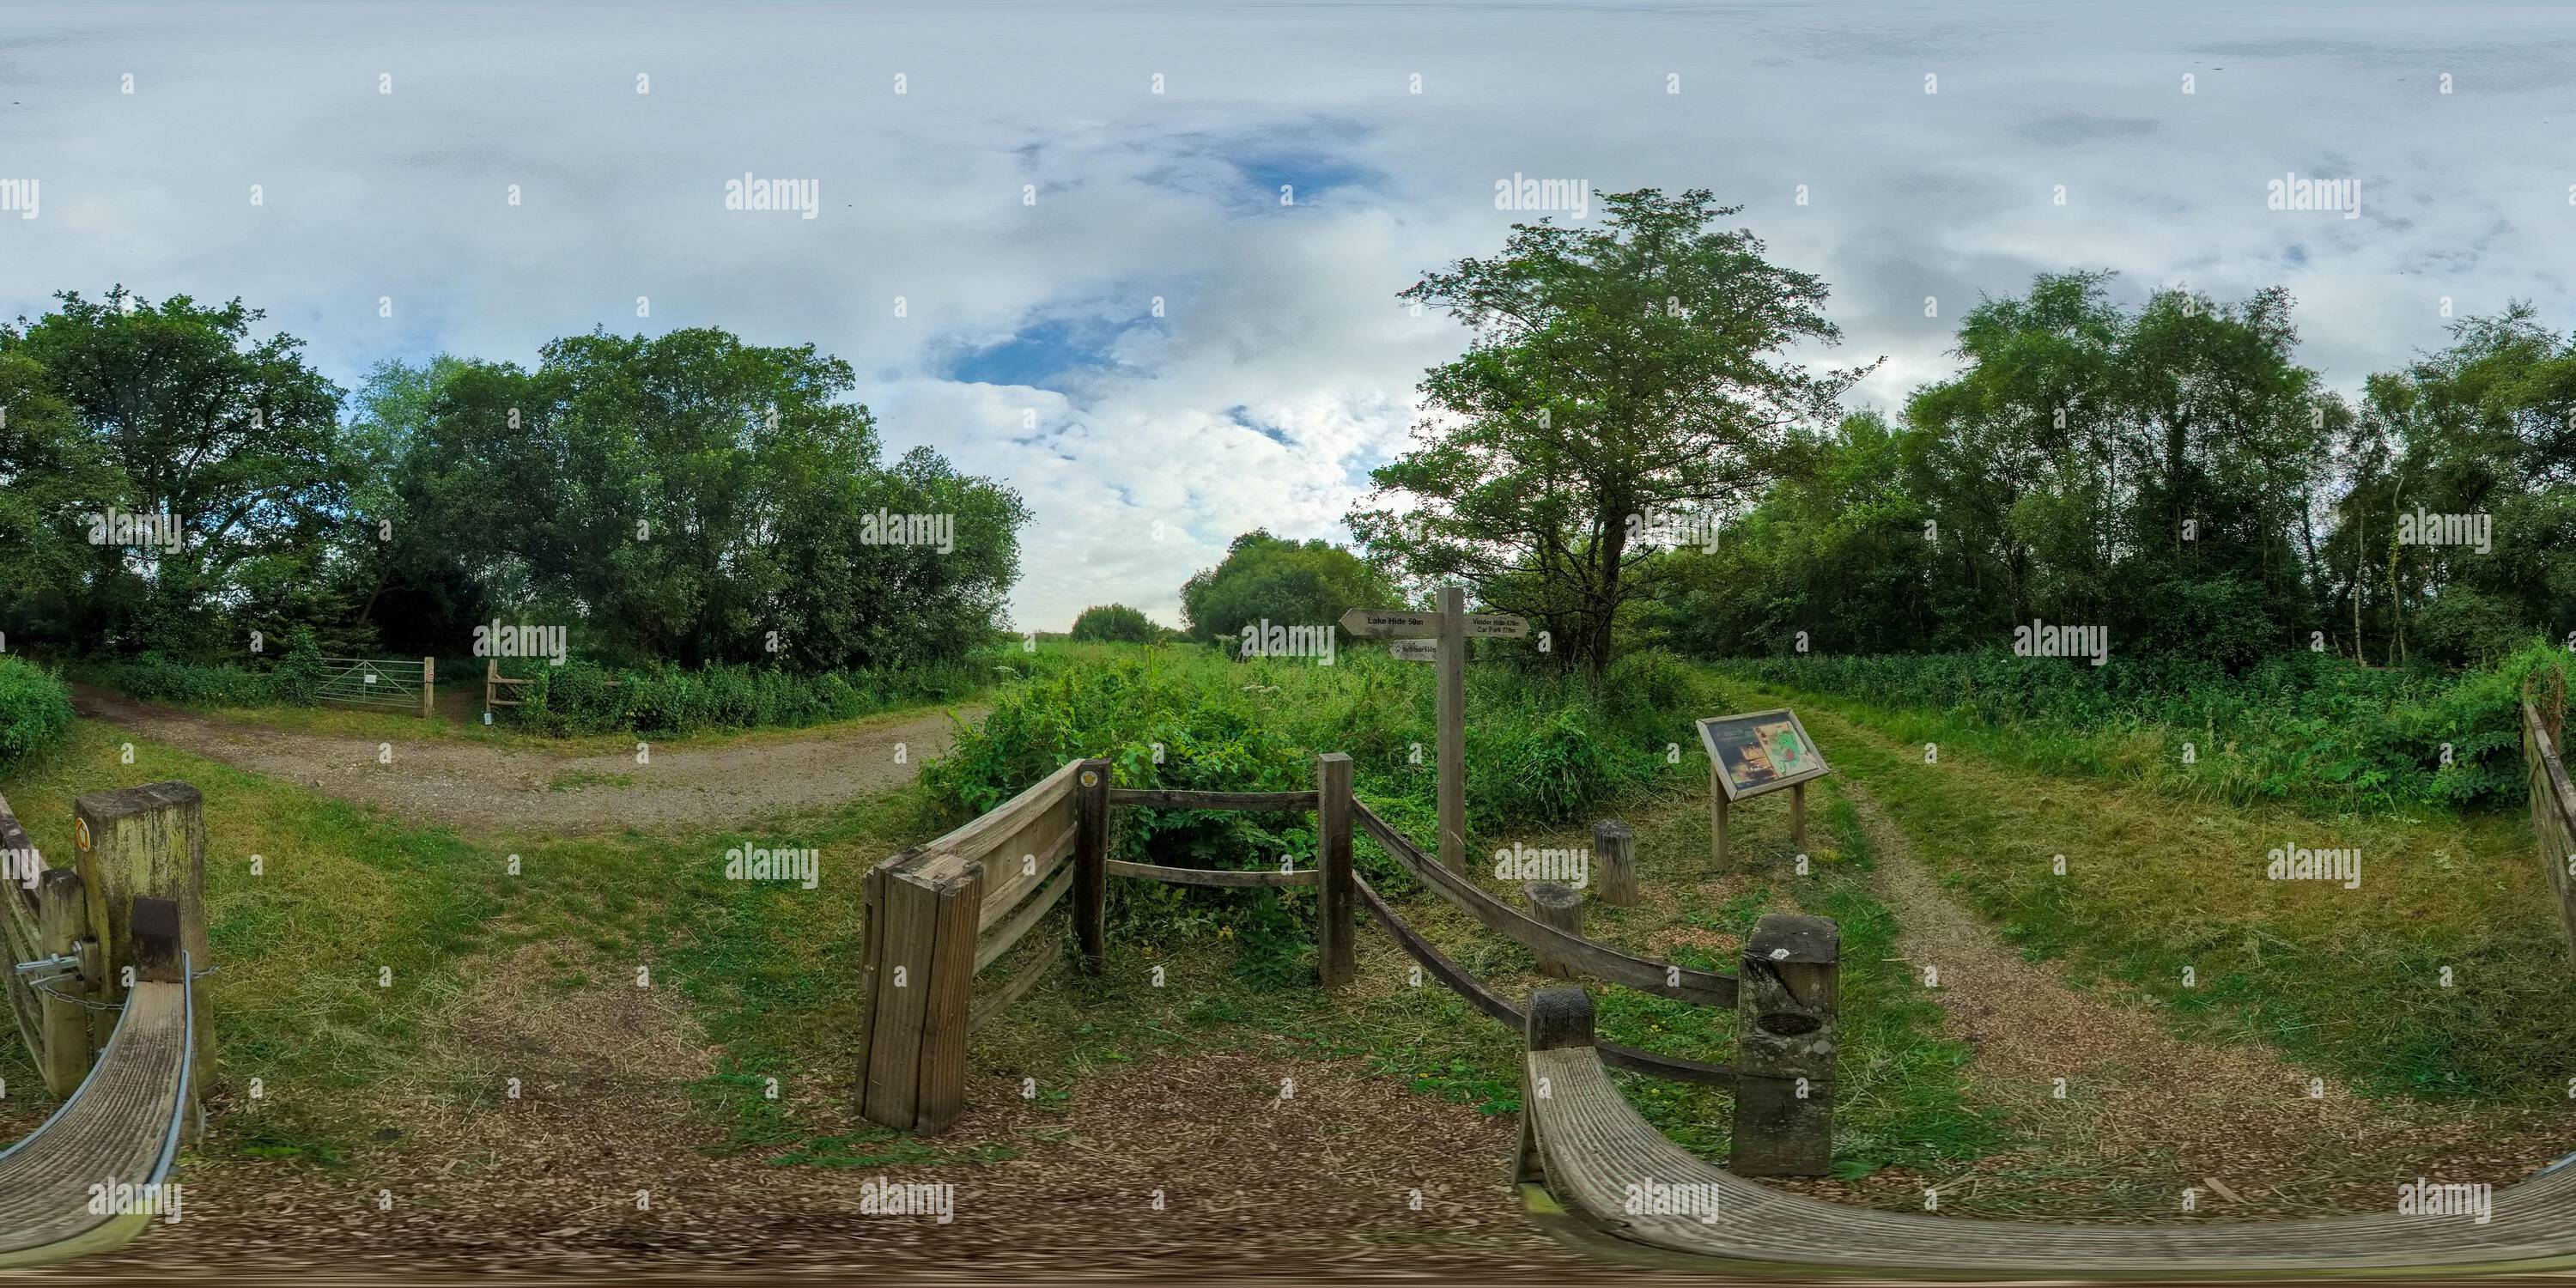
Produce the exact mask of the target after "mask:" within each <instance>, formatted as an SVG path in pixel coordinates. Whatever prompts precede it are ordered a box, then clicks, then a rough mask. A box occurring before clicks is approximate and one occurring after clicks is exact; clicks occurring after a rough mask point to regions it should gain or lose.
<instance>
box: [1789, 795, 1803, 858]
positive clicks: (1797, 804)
mask: <svg viewBox="0 0 2576 1288" xmlns="http://www.w3.org/2000/svg"><path fill="white" fill-rule="evenodd" d="M1789 845H1790V847H1791V848H1792V849H1794V850H1796V851H1797V852H1798V853H1800V854H1804V853H1806V852H1807V785H1806V784H1805V783H1792V784H1790V785H1789Z"/></svg>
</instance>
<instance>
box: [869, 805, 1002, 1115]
mask: <svg viewBox="0 0 2576 1288" xmlns="http://www.w3.org/2000/svg"><path fill="white" fill-rule="evenodd" d="M869 895H870V899H871V902H872V903H873V904H874V905H875V906H873V907H871V909H870V910H869V917H868V925H869V929H870V930H871V931H873V932H875V934H874V937H875V938H876V940H878V941H879V943H878V945H872V946H871V947H870V948H869V961H870V969H869V979H868V985H869V990H870V992H871V993H872V994H873V996H872V997H871V998H870V999H869V1003H868V1020H867V1037H866V1039H865V1042H866V1045H865V1047H864V1050H865V1052H866V1059H867V1067H866V1068H865V1069H864V1070H862V1071H861V1074H862V1078H863V1080H864V1081H863V1083H862V1085H861V1088H860V1095H861V1101H860V1105H859V1112H860V1113H861V1114H863V1115H865V1116H866V1117H867V1119H868V1120H869V1121H871V1122H875V1123H878V1124H881V1125H883V1126H887V1127H892V1128H895V1129H896V1130H898V1131H915V1132H935V1131H941V1130H944V1129H946V1128H947V1127H948V1126H949V1125H950V1124H952V1123H954V1122H956V1121H957V1115H958V1114H959V1112H961V1111H962V1110H963V1109H964V1107H965V1100H966V1016H967V1001H968V996H969V994H970V992H971V991H972V989H973V986H974V982H975V921H976V916H977V914H978V913H979V912H980V911H981V909H982V907H983V904H984V865H983V863H982V862H981V861H979V860H972V859H965V858H961V857H959V856H957V855H955V854H950V853H946V852H941V853H935V854H931V855H928V856H926V857H924V858H922V859H920V860H918V861H916V862H913V863H910V864H907V865H905V866H902V867H894V866H891V865H888V866H880V867H879V868H877V869H876V870H875V871H873V872H871V873H870V874H869Z"/></svg>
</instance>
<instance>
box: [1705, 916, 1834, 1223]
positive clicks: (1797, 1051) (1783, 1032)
mask: <svg viewBox="0 0 2576 1288" xmlns="http://www.w3.org/2000/svg"><path fill="white" fill-rule="evenodd" d="M1841 940H1842V932H1841V930H1840V929H1839V928H1837V927H1836V926H1835V925H1834V923H1833V922H1831V921H1829V920H1827V919H1825V918H1823V917H1802V916H1791V915H1788V914H1784V913H1772V914H1770V915H1768V916H1765V917H1763V918H1762V919H1761V920H1760V921H1758V922H1756V923H1754V927H1753V938H1752V939H1750V940H1748V941H1747V942H1746V943H1745V945H1744V958H1743V963H1742V965H1741V967H1740V968H1739V970H1738V972H1737V974H1736V994H1735V1006H1736V1025H1735V1027H1736V1040H1735V1041H1736V1056H1735V1072H1736V1077H1735V1128H1734V1142H1733V1147H1732V1149H1731V1151H1730V1153H1729V1156H1728V1158H1727V1164H1726V1166H1727V1170H1729V1171H1731V1172H1734V1173H1735V1174H1736V1175H1738V1176H1822V1175H1824V1174H1825V1173H1826V1172H1827V1171H1829V1170H1830V1169H1831V1168H1832V1165H1833V1157H1834V1062H1835V1058H1836V1055H1837V1052H1836V1045H1837V1043H1838V1041H1839V1037H1838V1029H1839V1026H1838V1024H1837V1022H1836V1018H1835V1011H1836V1005H1837V997H1838V994H1839V991H1840V981H1839V970H1840V967H1839V964H1838V963H1839V961H1840V959H1841V956H1842V943H1841Z"/></svg>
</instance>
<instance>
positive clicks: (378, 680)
mask: <svg viewBox="0 0 2576 1288" xmlns="http://www.w3.org/2000/svg"><path fill="white" fill-rule="evenodd" d="M437 692H438V659H437V658H434V657H424V658H420V659H418V660H411V659H405V658H390V657H326V658H324V659H322V683H321V685H320V686H319V687H317V688H316V689H315V690H314V696H315V697H318V698H320V699H321V700H323V701H324V702H341V703H347V704H349V705H352V706H362V707H386V708H396V709H402V710H417V711H419V712H420V714H421V715H422V716H423V717H427V716H428V715H430V714H431V703H432V702H433V701H434V700H435V699H436V697H437Z"/></svg>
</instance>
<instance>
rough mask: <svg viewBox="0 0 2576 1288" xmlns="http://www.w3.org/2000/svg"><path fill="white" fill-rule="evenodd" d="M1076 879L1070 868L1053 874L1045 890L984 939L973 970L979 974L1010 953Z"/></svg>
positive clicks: (1076, 874)
mask: <svg viewBox="0 0 2576 1288" xmlns="http://www.w3.org/2000/svg"><path fill="white" fill-rule="evenodd" d="M1079 875H1080V873H1079V872H1078V871H1077V870H1076V869H1074V868H1070V867H1068V868H1065V869H1064V870H1063V871H1061V872H1058V873H1056V877H1055V880H1053V881H1050V882H1048V883H1047V887H1046V889H1044V890H1040V891H1039V892H1038V894H1037V897H1036V898H1034V899H1030V900H1028V901H1027V902H1025V903H1022V904H1021V905H1020V910H1019V911H1018V912H1015V913H1012V914H1011V919H1010V920H1009V921H1008V922H1005V923H1003V925H1002V927H1001V928H1000V929H998V930H996V931H994V932H993V933H992V934H990V935H987V936H985V937H984V941H983V943H982V945H981V946H980V947H978V948H976V950H975V969H977V970H979V971H980V970H982V969H984V968H985V967H987V966H990V965H992V964H993V962H994V960H995V959H996V958H998V957H1000V956H1001V955H1002V954H1004V953H1007V952H1009V951H1011V945H1013V944H1016V943H1018V942H1020V936H1022V935H1025V934H1027V933H1029V927H1031V926H1034V925H1036V924H1038V919H1039V918H1041V917H1044V916H1046V915H1047V910H1048V909H1051V908H1053V907H1055V905H1056V901H1057V900H1059V899H1062V898H1064V892H1065V891H1067V890H1070V889H1072V888H1073V885H1074V881H1075V879H1076V878H1077V877H1078V876H1079Z"/></svg>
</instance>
